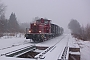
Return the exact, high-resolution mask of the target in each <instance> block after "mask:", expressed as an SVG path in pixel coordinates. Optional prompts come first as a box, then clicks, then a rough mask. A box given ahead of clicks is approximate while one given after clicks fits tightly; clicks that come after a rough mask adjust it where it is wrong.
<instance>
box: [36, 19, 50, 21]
mask: <svg viewBox="0 0 90 60" xmlns="http://www.w3.org/2000/svg"><path fill="white" fill-rule="evenodd" d="M40 20H41V19H38V20H36V21H40ZM43 20H44V21H51V20H48V19H43Z"/></svg>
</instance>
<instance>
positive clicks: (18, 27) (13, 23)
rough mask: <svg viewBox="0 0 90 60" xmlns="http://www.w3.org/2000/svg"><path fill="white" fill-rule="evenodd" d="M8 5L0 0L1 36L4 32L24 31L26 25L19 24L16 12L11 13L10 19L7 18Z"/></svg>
mask: <svg viewBox="0 0 90 60" xmlns="http://www.w3.org/2000/svg"><path fill="white" fill-rule="evenodd" d="M5 10H6V6H5V5H4V4H3V3H1V1H0V36H2V35H3V33H19V32H20V33H24V32H25V27H26V26H25V27H22V24H19V23H18V21H17V18H16V15H15V13H13V12H12V13H11V15H10V17H9V19H6V18H5Z"/></svg>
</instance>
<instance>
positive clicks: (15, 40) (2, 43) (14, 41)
mask: <svg viewBox="0 0 90 60" xmlns="http://www.w3.org/2000/svg"><path fill="white" fill-rule="evenodd" d="M27 42H29V40H26V39H25V38H24V36H21V37H15V36H11V37H10V36H8V37H7V36H4V37H2V38H0V50H3V49H6V48H9V47H13V46H17V45H20V44H25V43H27Z"/></svg>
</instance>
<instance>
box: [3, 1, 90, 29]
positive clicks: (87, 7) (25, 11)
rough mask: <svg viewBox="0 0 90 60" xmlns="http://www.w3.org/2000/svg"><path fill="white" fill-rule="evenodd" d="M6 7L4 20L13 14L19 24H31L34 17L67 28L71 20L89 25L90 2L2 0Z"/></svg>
mask: <svg viewBox="0 0 90 60" xmlns="http://www.w3.org/2000/svg"><path fill="white" fill-rule="evenodd" d="M2 2H3V3H4V4H5V5H6V6H7V8H6V18H8V19H9V16H10V14H11V13H12V12H14V13H15V14H16V16H17V20H18V21H19V22H31V21H32V20H33V18H34V17H44V18H47V19H51V20H52V23H55V24H57V25H59V26H62V27H64V28H65V29H66V28H67V25H68V23H69V22H70V20H71V19H76V20H78V21H79V23H80V24H81V25H86V24H87V23H90V0H2Z"/></svg>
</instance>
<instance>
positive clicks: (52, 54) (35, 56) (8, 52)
mask: <svg viewBox="0 0 90 60" xmlns="http://www.w3.org/2000/svg"><path fill="white" fill-rule="evenodd" d="M68 42H69V43H68ZM70 46H71V41H70V39H69V35H62V36H59V37H56V38H53V39H51V40H48V41H45V42H41V43H29V44H22V45H19V46H15V47H12V48H8V49H4V50H0V55H1V57H0V60H1V59H2V60H7V59H9V60H10V59H11V60H19V59H21V60H23V59H25V58H29V60H70V59H69V55H70V52H71V54H72V50H73V49H70ZM77 50H78V49H77ZM71 57H72V55H71V56H70V58H71ZM25 60H28V59H25Z"/></svg>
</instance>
